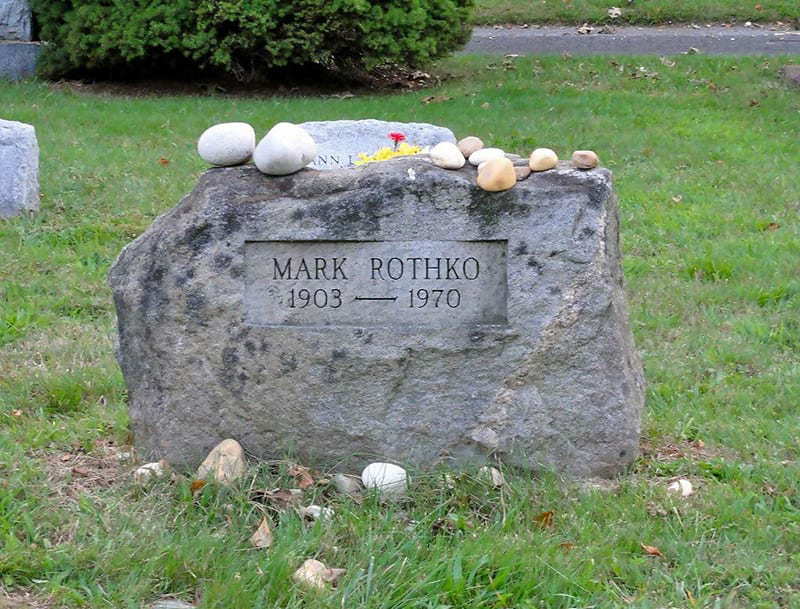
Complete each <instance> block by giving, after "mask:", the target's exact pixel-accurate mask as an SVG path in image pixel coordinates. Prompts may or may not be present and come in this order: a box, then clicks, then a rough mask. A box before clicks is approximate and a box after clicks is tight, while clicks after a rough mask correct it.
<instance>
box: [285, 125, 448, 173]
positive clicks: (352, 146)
mask: <svg viewBox="0 0 800 609" xmlns="http://www.w3.org/2000/svg"><path fill="white" fill-rule="evenodd" d="M300 126H301V127H302V128H303V129H305V130H306V131H308V133H310V134H311V137H313V138H314V141H315V142H316V144H317V158H315V159H314V161H313V162H312V163H311V164H310V165H309V167H312V168H313V169H342V168H345V167H353V166H354V165H355V162H356V161H357V160H358V155H359V153H361V152H363V153H365V154H372V153H374V152H376V151H378V150H379V149H380V148H384V147H389V148H391V147H393V146H394V143H393V142H392V140H391V138H390V137H389V134H390V133H402V134H403V135H404V136H405V138H406V139H405V141H406V142H407V143H408V144H410V145H411V146H420V147H423V148H424V147H425V146H435V145H436V144H438V143H439V142H455V141H456V138H455V136H454V135H453V132H452V131H450V129H447V128H446V127H439V126H437V125H431V124H429V123H396V122H387V121H379V120H375V119H365V120H358V121H311V122H308V123H302V124H301V125H300Z"/></svg>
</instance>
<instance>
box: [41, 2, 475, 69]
mask: <svg viewBox="0 0 800 609" xmlns="http://www.w3.org/2000/svg"><path fill="white" fill-rule="evenodd" d="M472 2H473V0H386V1H383V2H366V1H364V0H299V1H288V0H287V1H283V2H281V1H278V0H33V1H32V3H31V4H32V6H33V10H34V14H35V16H36V20H37V23H38V28H39V35H40V38H41V39H42V40H45V41H48V42H49V43H50V44H49V45H48V46H47V47H46V49H45V52H44V54H43V56H42V60H41V62H40V69H41V71H42V73H43V74H44V75H45V76H48V77H57V76H67V75H75V74H91V73H103V74H105V75H106V76H113V75H118V76H124V75H125V73H126V72H129V71H130V70H134V71H147V70H149V69H156V68H158V69H159V71H160V72H162V71H164V70H166V71H168V72H169V71H172V72H175V71H180V70H185V69H187V68H190V69H192V68H193V69H197V70H201V71H209V72H216V73H220V74H227V75H233V76H236V77H237V78H240V79H248V78H251V77H254V76H258V75H260V74H263V73H264V72H266V71H269V70H271V69H274V68H284V67H292V66H312V65H315V66H323V67H325V68H330V69H335V70H340V71H348V72H349V71H353V70H356V71H363V72H368V71H370V70H372V69H374V68H376V67H379V66H384V65H392V64H396V65H402V66H407V67H415V66H418V65H421V64H424V63H426V62H427V61H429V60H431V59H435V58H437V57H441V56H442V55H445V54H447V53H448V52H450V51H452V50H454V49H456V48H457V47H458V46H459V45H461V44H463V43H464V42H465V41H466V39H467V37H468V36H469V11H470V9H471V6H472ZM162 74H163V72H162V73H160V74H159V76H161V75H162Z"/></svg>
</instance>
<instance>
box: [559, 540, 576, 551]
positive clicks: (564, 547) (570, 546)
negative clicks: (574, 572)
mask: <svg viewBox="0 0 800 609" xmlns="http://www.w3.org/2000/svg"><path fill="white" fill-rule="evenodd" d="M558 547H559V548H561V549H562V550H566V551H570V550H574V549H575V544H574V543H570V542H568V541H565V542H562V543H560V544H558Z"/></svg>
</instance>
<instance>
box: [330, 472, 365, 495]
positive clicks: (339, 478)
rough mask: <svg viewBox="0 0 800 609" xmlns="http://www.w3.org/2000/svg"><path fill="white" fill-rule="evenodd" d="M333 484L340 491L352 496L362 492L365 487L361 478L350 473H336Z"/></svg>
mask: <svg viewBox="0 0 800 609" xmlns="http://www.w3.org/2000/svg"><path fill="white" fill-rule="evenodd" d="M333 485H334V486H335V487H336V491H337V492H338V493H341V494H342V495H350V496H352V495H358V494H360V493H361V490H362V489H363V488H364V486H363V485H362V484H361V478H359V477H358V476H350V475H348V474H336V475H335V476H334V477H333Z"/></svg>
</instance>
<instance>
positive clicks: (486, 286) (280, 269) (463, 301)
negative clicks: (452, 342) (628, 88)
mask: <svg viewBox="0 0 800 609" xmlns="http://www.w3.org/2000/svg"><path fill="white" fill-rule="evenodd" d="M506 249H507V247H506V242H505V241H250V242H247V243H245V320H246V323H248V324H251V325H267V326H269V325H286V326H392V325H405V324H415V325H424V326H431V327H438V328H443V327H451V326H461V325H476V324H490V325H496V324H505V323H506V321H507V318H506V292H507V286H506Z"/></svg>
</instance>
